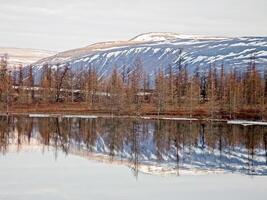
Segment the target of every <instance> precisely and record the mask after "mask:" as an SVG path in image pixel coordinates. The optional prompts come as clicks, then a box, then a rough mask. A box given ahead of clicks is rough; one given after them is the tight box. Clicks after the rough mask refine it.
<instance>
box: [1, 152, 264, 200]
mask: <svg viewBox="0 0 267 200" xmlns="http://www.w3.org/2000/svg"><path fill="white" fill-rule="evenodd" d="M266 191H267V177H266V176H254V177H250V176H243V175H231V174H225V175H223V174H220V175H215V174H213V175H199V176H180V177H176V176H167V177H162V176H151V175H146V174H139V176H138V179H135V178H134V177H133V176H132V174H131V173H129V168H127V167H125V166H123V165H112V164H104V163H99V162H95V161H90V160H87V159H83V158H82V157H78V156H73V155H68V156H65V154H63V153H62V152H61V151H59V152H58V157H57V160H56V161H55V157H54V152H53V153H52V152H51V151H50V152H48V151H45V153H42V150H38V149H35V150H28V151H21V152H19V153H14V152H13V153H7V154H6V155H5V156H3V155H1V156H0V199H1V200H2V199H3V200H13V199H16V200H18V199H19V200H36V199H38V200H42V199H44V200H47V199H49V200H62V199H64V200H68V199H70V200H74V199H75V200H79V199H94V200H98V199H116V200H125V199H130V200H131V199H133V200H136V199H148V198H151V199H153V200H157V199H164V198H168V199H223V200H225V199H243V200H244V199H259V200H260V199H266Z"/></svg>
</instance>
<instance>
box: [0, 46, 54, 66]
mask: <svg viewBox="0 0 267 200" xmlns="http://www.w3.org/2000/svg"><path fill="white" fill-rule="evenodd" d="M56 53H57V52H54V51H46V50H38V49H23V48H7V47H0V56H1V55H4V54H7V56H8V65H9V67H17V66H19V65H22V66H25V65H29V64H32V63H35V62H36V61H38V60H40V59H42V58H45V57H48V56H52V55H55V54H56Z"/></svg>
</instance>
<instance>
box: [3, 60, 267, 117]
mask: <svg viewBox="0 0 267 200" xmlns="http://www.w3.org/2000/svg"><path fill="white" fill-rule="evenodd" d="M0 64H1V65H0V103H1V105H2V107H1V109H2V110H3V109H4V108H6V109H7V108H8V106H10V105H11V104H21V105H23V104H28V105H29V104H37V103H44V104H51V105H52V104H55V103H60V104H61V105H62V104H66V106H67V105H68V104H69V103H74V102H78V103H80V105H81V107H85V108H86V109H87V110H94V111H96V112H97V111H101V112H110V113H112V114H134V115H139V114H144V113H146V114H158V115H159V114H181V115H182V114H183V115H187V116H190V117H192V116H194V115H200V116H201V115H206V116H210V117H213V118H216V117H223V116H226V117H229V118H237V117H240V116H241V117H242V115H244V117H249V116H250V114H251V115H252V116H253V117H255V116H256V117H257V118H261V119H264V117H265V115H266V104H267V69H266V70H264V74H262V73H260V72H259V71H257V66H256V62H255V60H254V59H251V62H250V63H249V65H248V66H247V67H246V70H237V69H236V68H234V67H233V68H232V69H230V70H229V67H228V68H227V71H226V70H225V68H224V66H223V65H221V66H215V65H210V66H208V67H206V68H205V69H206V70H203V69H200V68H197V69H196V70H195V71H194V72H193V73H192V72H190V73H189V71H188V68H187V66H186V65H184V64H182V63H181V62H180V60H179V61H178V62H177V63H176V64H175V65H169V66H168V67H167V68H165V69H159V70H158V71H157V72H156V73H154V74H147V73H146V72H145V70H144V69H143V65H142V61H141V60H140V59H136V60H135V62H134V63H133V65H132V66H130V67H127V66H123V67H122V68H118V67H114V68H113V70H112V72H111V73H110V75H109V76H106V78H103V76H101V77H100V76H99V74H98V71H97V69H96V68H95V67H94V66H88V67H86V68H85V69H84V70H82V72H81V73H75V72H73V71H71V69H70V67H69V65H67V64H66V65H56V66H50V65H47V64H46V65H44V66H43V67H42V70H41V71H39V72H38V73H34V69H33V67H32V66H29V67H27V68H22V67H20V68H19V69H18V70H17V72H16V73H12V74H11V73H10V72H9V71H8V68H7V59H4V58H3V59H1V63H0ZM152 77H153V78H152Z"/></svg>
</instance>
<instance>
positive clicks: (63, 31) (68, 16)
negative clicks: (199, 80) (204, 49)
mask: <svg viewBox="0 0 267 200" xmlns="http://www.w3.org/2000/svg"><path fill="white" fill-rule="evenodd" d="M0 24H1V27H0V47H22V48H37V49H47V50H57V51H62V50H68V49H71V48H77V47H82V46H86V45H89V44H92V43H95V42H100V41H110V40H127V39H130V38H132V37H134V36H136V35H138V34H141V33H145V32H177V33H181V34H200V35H219V36H267V0H0Z"/></svg>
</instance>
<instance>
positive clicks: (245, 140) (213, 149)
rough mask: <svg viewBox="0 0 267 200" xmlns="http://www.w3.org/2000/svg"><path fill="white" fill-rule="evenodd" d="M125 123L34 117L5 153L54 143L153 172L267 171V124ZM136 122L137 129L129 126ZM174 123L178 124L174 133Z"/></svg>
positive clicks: (66, 149)
mask: <svg viewBox="0 0 267 200" xmlns="http://www.w3.org/2000/svg"><path fill="white" fill-rule="evenodd" d="M123 121H124V123H126V124H124V123H122V121H120V120H115V121H114V122H113V121H112V122H110V119H107V120H105V119H80V120H78V119H77V120H76V119H72V120H70V119H65V120H63V121H59V122H58V121H56V119H49V120H48V119H36V120H35V121H34V123H33V126H27V127H31V128H30V129H29V130H31V131H30V132H29V131H25V132H24V134H22V133H20V134H18V132H17V131H18V130H19V126H17V128H16V129H15V132H13V133H12V134H10V135H9V136H8V138H9V139H8V145H7V151H9V150H11V149H10V148H11V147H12V146H13V148H14V144H16V145H15V147H16V146H17V148H19V149H23V148H25V146H28V147H29V146H32V147H36V146H40V147H45V146H47V147H49V146H52V147H53V149H58V150H62V151H64V152H66V153H72V154H76V155H79V156H83V157H86V158H89V159H95V160H98V161H104V162H110V161H111V160H112V161H113V162H120V161H121V162H122V163H124V164H126V165H127V166H130V167H133V168H136V169H139V170H141V171H144V172H149V173H161V172H162V171H165V173H176V172H177V169H179V170H182V171H184V172H185V173H193V172H194V171H198V172H203V171H206V172H209V171H223V172H235V173H236V172H239V173H244V174H255V175H267V160H266V159H267V154H266V147H267V146H266V145H267V135H266V134H267V132H264V130H265V131H266V128H265V129H262V128H260V129H259V128H258V127H256V126H255V127H253V126H252V127H242V126H236V125H226V124H219V125H215V126H214V127H212V128H210V127H204V125H200V124H198V123H195V124H192V127H189V124H186V123H185V124H180V122H167V123H166V124H165V123H163V124H160V125H157V123H156V122H155V121H146V120H145V121H142V122H140V121H139V122H138V123H136V122H133V121H130V120H126V121H125V120H123ZM18 122H19V121H18ZM135 123H136V124H135ZM24 124H28V121H24ZM133 124H135V125H133ZM133 126H135V128H133V129H131V128H129V127H133ZM173 126H174V127H178V128H177V129H175V130H172V131H170V127H173ZM210 129H213V130H214V131H212V132H211V131H210ZM189 130H191V132H190V131H189ZM204 130H205V131H204ZM218 130H219V131H221V132H218ZM259 130H263V132H262V133H260V132H259ZM188 131H189V132H188ZM29 133H30V134H29ZM18 144H20V145H18ZM3 147H4V146H2V147H1V148H2V149H3ZM1 148H0V149H1ZM151 171H152V172H151Z"/></svg>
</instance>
